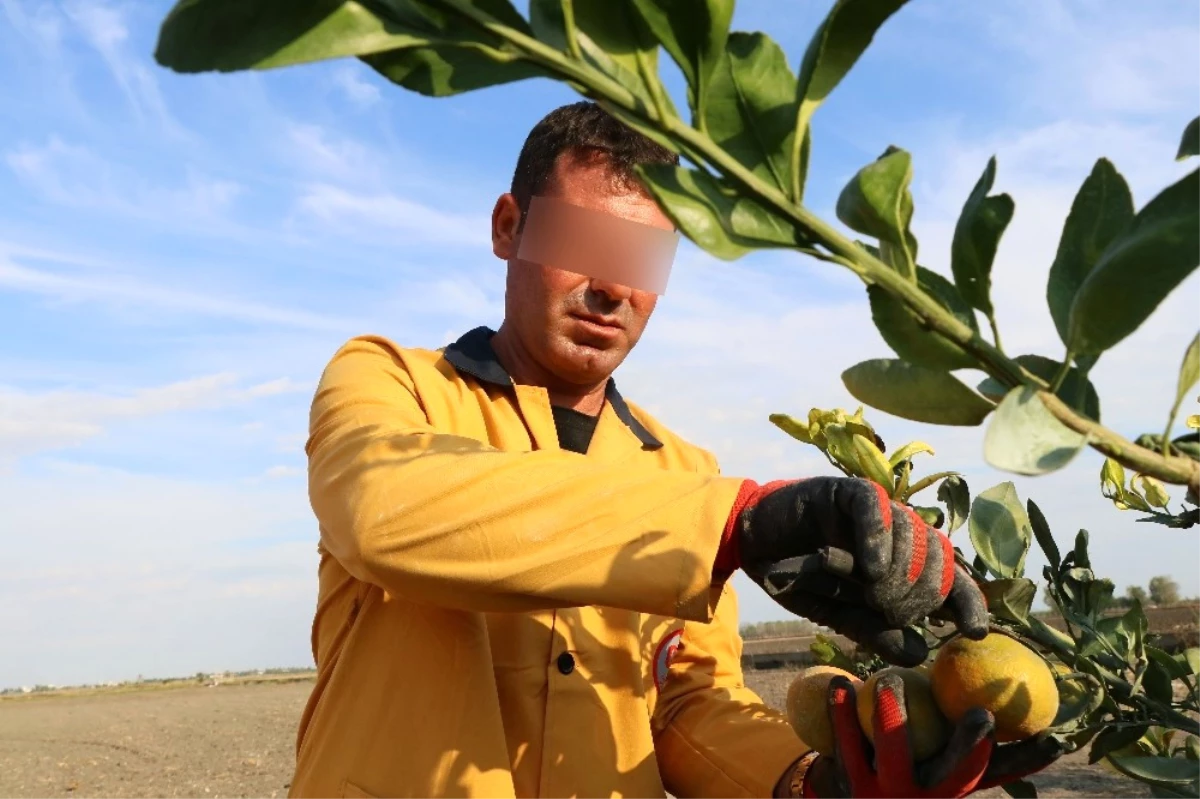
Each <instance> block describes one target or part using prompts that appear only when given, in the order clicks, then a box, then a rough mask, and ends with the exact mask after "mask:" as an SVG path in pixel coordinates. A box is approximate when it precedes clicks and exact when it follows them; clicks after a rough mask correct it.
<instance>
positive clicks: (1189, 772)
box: [1108, 754, 1197, 785]
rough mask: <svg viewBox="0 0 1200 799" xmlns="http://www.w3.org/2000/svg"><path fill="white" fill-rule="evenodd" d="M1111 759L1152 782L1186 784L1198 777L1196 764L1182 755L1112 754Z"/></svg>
mask: <svg viewBox="0 0 1200 799" xmlns="http://www.w3.org/2000/svg"><path fill="white" fill-rule="evenodd" d="M1108 757H1109V760H1110V761H1111V762H1112V763H1113V765H1115V766H1116V767H1117V768H1118V769H1120V770H1121V771H1123V772H1125V773H1126V774H1129V775H1130V776H1132V777H1134V778H1136V779H1139V780H1144V781H1146V782H1150V783H1166V784H1168V785H1186V784H1188V783H1190V782H1192V781H1194V780H1195V779H1196V776H1197V774H1196V764H1195V763H1194V762H1193V761H1191V760H1188V759H1186V758H1182V757H1151V756H1149V755H1128V756H1121V755H1117V754H1111V755H1109V756H1108Z"/></svg>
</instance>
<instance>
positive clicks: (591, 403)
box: [491, 325, 608, 416]
mask: <svg viewBox="0 0 1200 799" xmlns="http://www.w3.org/2000/svg"><path fill="white" fill-rule="evenodd" d="M491 344H492V349H493V350H494V351H495V352H496V357H497V358H498V359H499V361H500V365H501V366H503V367H504V370H505V371H506V372H508V374H509V376H510V377H511V378H512V379H513V382H515V383H519V384H521V385H531V386H542V387H543V388H545V389H546V392H547V393H548V394H549V395H550V404H551V405H557V406H559V407H563V408H570V409H572V410H576V411H579V412H580V413H586V414H587V415H589V416H596V415H598V414H599V413H600V411H601V410H602V409H603V408H604V392H605V389H606V388H607V386H608V380H607V379H606V380H604V381H602V382H600V383H598V384H596V385H594V386H577V385H574V384H570V383H565V382H564V381H562V380H560V379H559V378H558V377H556V376H555V375H554V374H552V373H551V372H550V371H549V370H547V369H546V368H545V367H543V366H542V365H541V364H540V363H538V362H537V360H536V359H535V358H534V357H533V356H531V355H530V354H529V353H528V351H527V350H526V349H525V348H524V347H522V346H521V342H520V341H519V340H518V339H517V337H516V336H515V335H514V334H513V332H512V330H511V329H510V328H506V327H505V326H504V325H501V326H500V329H499V330H498V331H497V332H496V335H494V336H492V341H491Z"/></svg>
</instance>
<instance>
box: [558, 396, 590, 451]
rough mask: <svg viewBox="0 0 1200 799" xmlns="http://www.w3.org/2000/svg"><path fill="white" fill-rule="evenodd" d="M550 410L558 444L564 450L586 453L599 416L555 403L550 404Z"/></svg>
mask: <svg viewBox="0 0 1200 799" xmlns="http://www.w3.org/2000/svg"><path fill="white" fill-rule="evenodd" d="M550 410H551V411H553V413H554V427H555V428H557V430H558V445H559V446H560V447H562V448H563V449H565V450H570V451H571V452H578V453H579V454H581V455H586V454H587V449H588V444H590V443H592V434H593V433H594V432H596V422H597V421H599V418H598V417H596V416H588V415H587V414H586V413H581V412H579V411H577V410H574V409H573V408H560V407H558V406H557V405H553V406H551V408H550Z"/></svg>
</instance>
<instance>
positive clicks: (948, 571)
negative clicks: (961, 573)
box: [938, 533, 954, 599]
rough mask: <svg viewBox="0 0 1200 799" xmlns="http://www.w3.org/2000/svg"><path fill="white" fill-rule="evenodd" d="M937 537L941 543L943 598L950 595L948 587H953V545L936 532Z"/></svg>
mask: <svg viewBox="0 0 1200 799" xmlns="http://www.w3.org/2000/svg"><path fill="white" fill-rule="evenodd" d="M938 538H939V539H941V544H942V587H941V594H942V598H943V599H945V598H946V597H947V596H949V595H950V589H951V588H953V587H954V547H953V546H952V545H951V544H950V539H949V538H947V537H946V536H944V535H942V534H941V533H938Z"/></svg>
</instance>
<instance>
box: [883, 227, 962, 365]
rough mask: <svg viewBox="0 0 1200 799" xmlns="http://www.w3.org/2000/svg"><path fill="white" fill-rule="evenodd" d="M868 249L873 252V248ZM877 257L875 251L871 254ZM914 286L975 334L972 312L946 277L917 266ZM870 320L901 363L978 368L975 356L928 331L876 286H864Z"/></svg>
mask: <svg viewBox="0 0 1200 799" xmlns="http://www.w3.org/2000/svg"><path fill="white" fill-rule="evenodd" d="M869 249H871V250H874V248H873V247H869ZM873 254H874V255H875V256H876V257H879V252H878V251H877V250H876V251H875V252H874V253H873ZM917 285H918V286H919V287H920V288H921V289H922V290H923V291H925V293H926V294H928V295H930V296H931V297H932V298H933V299H934V300H935V301H936V302H937V303H938V304H939V305H941V306H942V307H943V308H945V309H946V310H947V311H949V312H950V313H952V314H953V315H954V316H955V317H956V318H957V319H958V321H960V322H962V323H963V324H965V325H967V326H968V327H970V328H971V329H972V330H974V331H976V332H978V330H979V322H978V321H977V320H976V318H975V312H974V311H973V310H971V306H969V305H967V303H966V300H964V299H963V298H962V295H961V294H959V293H958V289H957V288H955V287H954V284H953V283H951V282H950V281H949V280H947V279H946V278H944V277H942V276H941V275H939V274H938V273H937V272H933V271H931V270H929V269H926V268H925V267H923V266H918V267H917ZM867 297H868V298H869V300H870V303H871V318H872V319H873V320H874V322H875V327H877V328H878V329H879V333H880V335H881V336H883V340H884V341H886V342H887V344H888V346H889V347H891V348H892V350H893V351H894V352H895V353H896V354H897V355H899V356H900V357H901V358H902V359H903V360H906V361H908V362H909V363H912V364H916V365H917V366H928V367H931V368H934V369H947V370H951V369H967V368H972V367H976V366H977V365H978V363H977V361H976V360H975V357H974V356H973V355H971V354H969V353H968V352H967V351H966V350H964V349H963V348H962V347H960V346H959V345H957V344H955V343H954V342H953V341H950V340H949V339H947V338H945V337H944V336H942V335H941V334H940V333H937V332H935V331H933V330H932V329H930V328H929V327H928V326H927V325H926V324H925V323H924V322H923V321H922V320H921V319H920V317H918V316H917V315H916V314H914V313H913V312H912V311H911V310H909V308H908V306H907V305H905V304H904V302H903V301H901V300H900V299H898V298H897V297H896V296H895V295H894V294H892V293H891V292H890V291H888V290H887V289H885V288H883V287H882V286H879V285H878V284H874V283H873V284H871V285H869V286H867Z"/></svg>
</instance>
